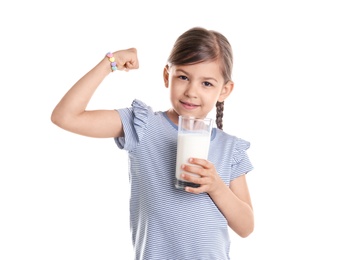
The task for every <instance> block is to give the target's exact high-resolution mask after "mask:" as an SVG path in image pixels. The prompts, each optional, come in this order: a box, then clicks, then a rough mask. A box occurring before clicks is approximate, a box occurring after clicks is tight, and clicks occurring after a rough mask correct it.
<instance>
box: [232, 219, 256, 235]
mask: <svg viewBox="0 0 357 260" xmlns="http://www.w3.org/2000/svg"><path fill="white" fill-rule="evenodd" d="M229 226H230V227H231V228H232V229H233V231H234V232H235V233H237V234H238V235H239V236H240V237H242V238H246V237H248V236H249V235H250V234H252V233H253V231H254V219H250V220H247V221H246V222H245V223H244V224H242V222H241V223H239V224H238V223H235V225H229Z"/></svg>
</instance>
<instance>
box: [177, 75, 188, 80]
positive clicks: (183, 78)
mask: <svg viewBox="0 0 357 260" xmlns="http://www.w3.org/2000/svg"><path fill="white" fill-rule="evenodd" d="M178 78H179V79H182V80H188V78H187V77H186V76H183V75H180V76H178Z"/></svg>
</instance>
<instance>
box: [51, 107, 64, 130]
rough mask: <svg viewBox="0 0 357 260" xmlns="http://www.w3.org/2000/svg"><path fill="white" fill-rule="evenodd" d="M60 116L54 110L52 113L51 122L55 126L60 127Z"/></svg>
mask: <svg viewBox="0 0 357 260" xmlns="http://www.w3.org/2000/svg"><path fill="white" fill-rule="evenodd" d="M61 118H62V117H61V116H60V115H59V114H58V113H57V112H56V109H55V110H53V111H52V114H51V122H52V123H53V124H55V125H57V126H60V125H61Z"/></svg>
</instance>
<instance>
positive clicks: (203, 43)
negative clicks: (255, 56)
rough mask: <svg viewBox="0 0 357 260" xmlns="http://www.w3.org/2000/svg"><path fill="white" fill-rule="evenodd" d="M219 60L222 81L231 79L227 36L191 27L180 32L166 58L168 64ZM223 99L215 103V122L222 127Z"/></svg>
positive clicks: (231, 64)
mask: <svg viewBox="0 0 357 260" xmlns="http://www.w3.org/2000/svg"><path fill="white" fill-rule="evenodd" d="M215 60H219V61H220V63H221V73H222V75H223V78H224V83H227V82H228V81H230V80H231V76H232V68H233V52H232V47H231V45H230V43H229V42H228V40H227V38H226V37H225V36H224V35H222V34H221V33H219V32H217V31H214V30H207V29H204V28H202V27H193V28H191V29H189V30H188V31H186V32H184V33H183V34H181V35H180V36H179V37H178V38H177V40H176V42H175V44H174V46H173V48H172V51H171V54H170V56H169V58H168V60H167V62H168V64H169V65H189V64H196V63H201V62H207V61H215ZM223 109H224V101H223V102H219V101H217V103H216V124H217V127H218V128H219V129H223V124H222V118H223Z"/></svg>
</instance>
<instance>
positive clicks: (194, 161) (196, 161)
mask: <svg viewBox="0 0 357 260" xmlns="http://www.w3.org/2000/svg"><path fill="white" fill-rule="evenodd" d="M189 162H190V163H192V164H196V165H199V166H201V167H203V168H206V169H209V168H211V167H212V165H213V164H212V163H211V162H210V161H207V160H205V159H200V158H190V159H189Z"/></svg>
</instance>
